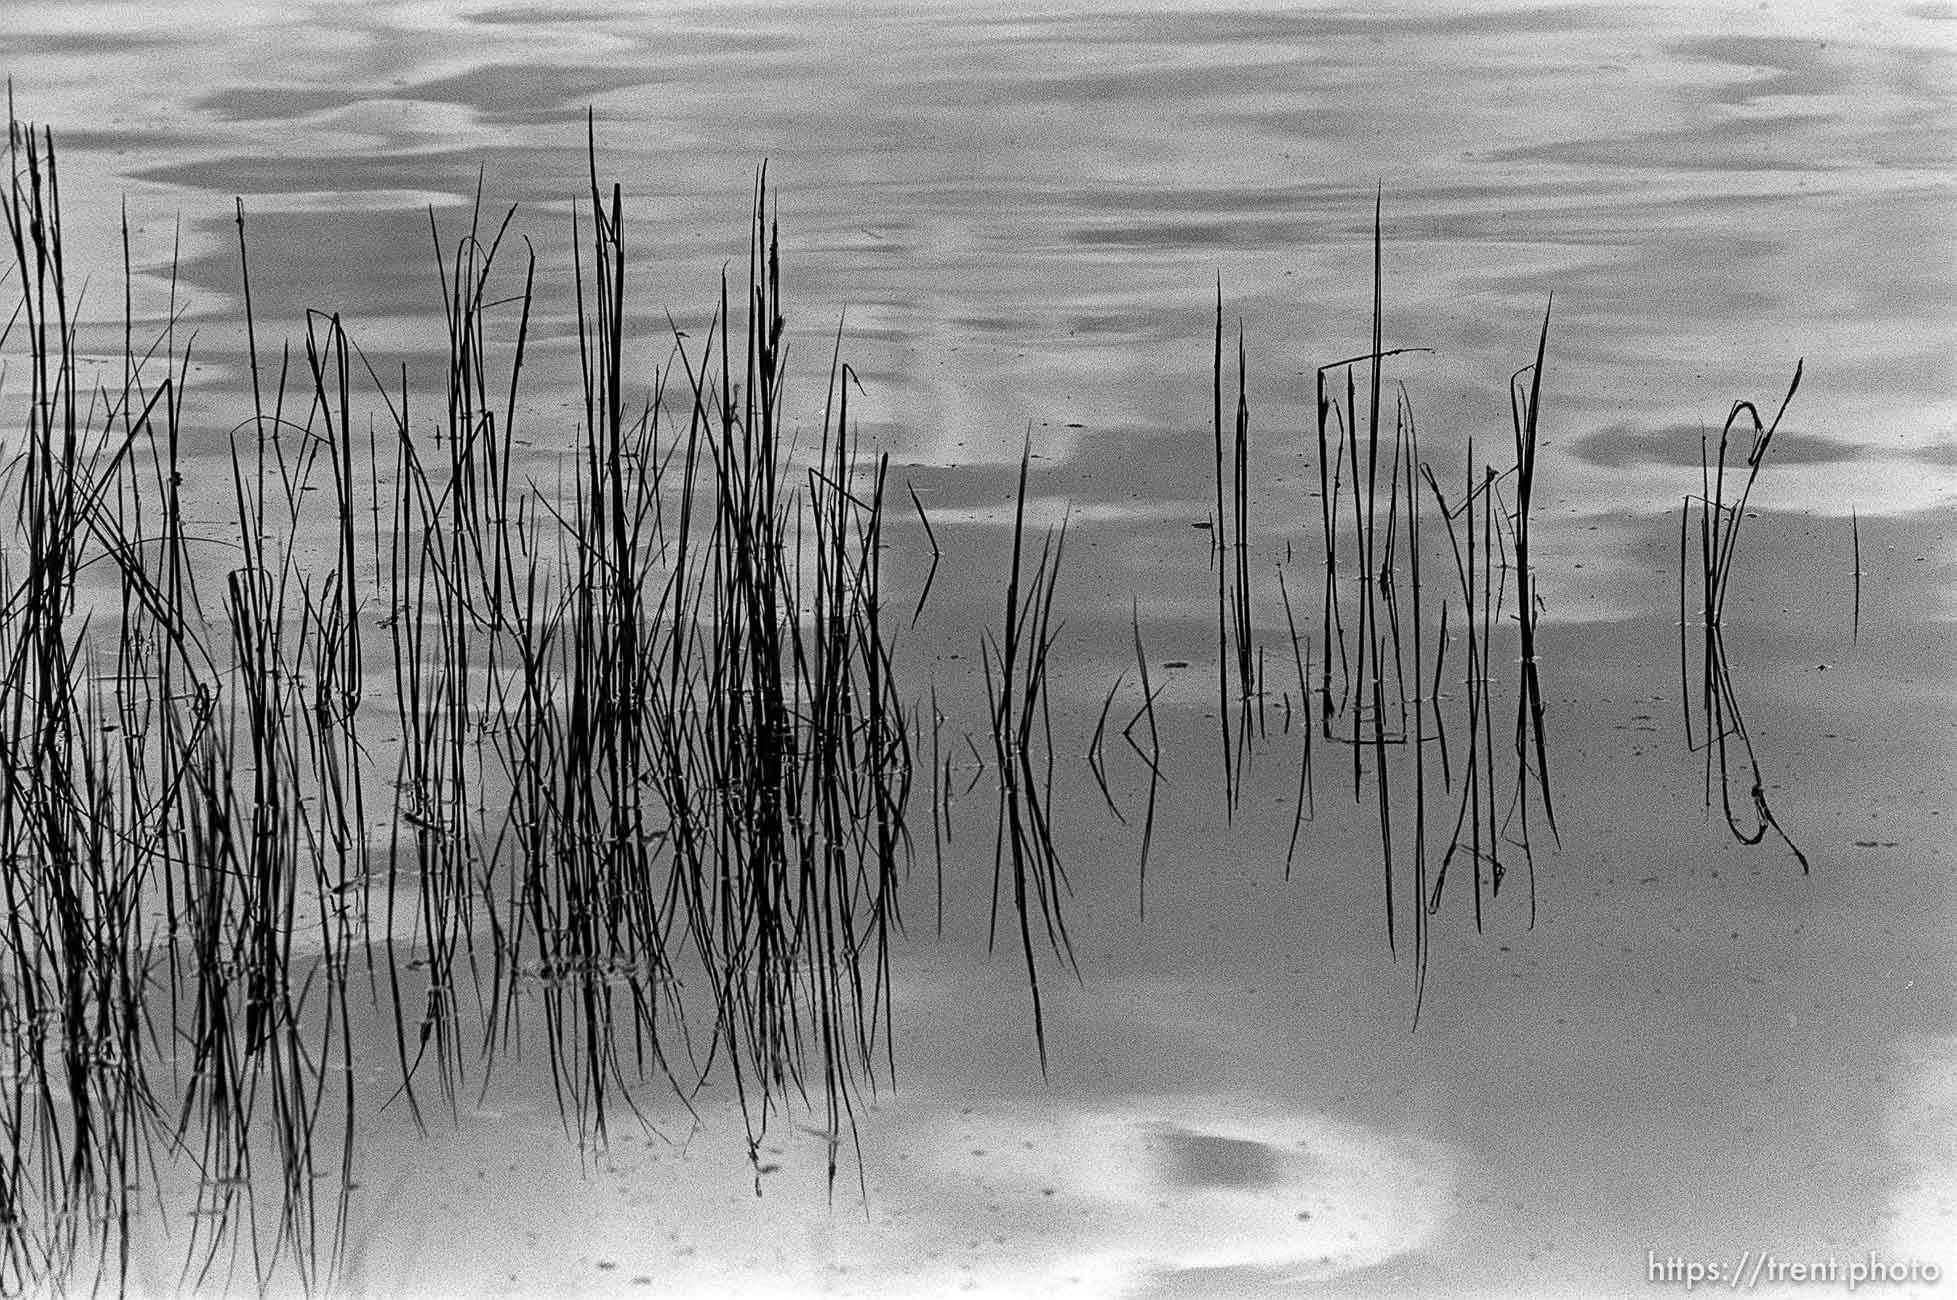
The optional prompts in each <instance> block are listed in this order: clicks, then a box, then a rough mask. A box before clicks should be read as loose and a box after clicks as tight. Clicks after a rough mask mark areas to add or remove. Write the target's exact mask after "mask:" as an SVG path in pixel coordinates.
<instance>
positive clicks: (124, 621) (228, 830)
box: [0, 123, 352, 1289]
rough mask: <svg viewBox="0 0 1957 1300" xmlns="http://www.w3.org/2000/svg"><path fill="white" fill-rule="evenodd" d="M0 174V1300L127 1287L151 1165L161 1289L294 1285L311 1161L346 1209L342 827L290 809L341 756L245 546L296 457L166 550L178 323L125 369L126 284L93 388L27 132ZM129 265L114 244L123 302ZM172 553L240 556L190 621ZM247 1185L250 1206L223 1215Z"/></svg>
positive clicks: (315, 1213)
mask: <svg viewBox="0 0 1957 1300" xmlns="http://www.w3.org/2000/svg"><path fill="white" fill-rule="evenodd" d="M8 162H9V185H8V188H7V192H6V196H5V203H4V208H5V213H6V224H7V231H8V236H9V241H10V246H11V248H10V251H11V253H12V259H11V274H12V276H13V277H17V288H18V290H19V299H18V305H17V308H16V315H15V316H14V322H15V325H16V326H17V327H18V328H20V329H21V331H22V333H23V335H24V345H23V351H24V353H25V358H26V362H27V370H28V374H29V384H28V392H27V393H26V394H25V399H24V403H23V404H22V411H23V415H24V423H23V432H24V441H23V444H22V445H21V447H20V448H19V451H18V453H17V455H16V458H15V459H14V460H13V462H12V464H11V466H10V470H9V480H8V482H7V485H6V486H7V493H8V495H9V497H10V498H11V500H12V503H13V506H14V509H15V511H16V520H17V527H16V535H15V540H14V543H13V544H12V545H9V546H7V547H6V548H5V549H4V551H0V590H4V593H5V595H4V604H0V657H4V664H5V669H4V671H5V681H6V683H7V687H8V692H7V702H6V712H5V719H4V723H0V749H4V761H5V770H6V782H5V785H4V787H0V862H4V864H5V866H4V870H3V871H0V876H4V881H5V886H4V887H5V890H6V896H7V905H8V922H7V928H6V933H5V938H4V959H3V960H4V972H5V973H4V976H0V1026H3V1027H4V1032H5V1038H6V1044H7V1053H8V1057H7V1076H8V1082H9V1087H8V1088H7V1089H6V1090H5V1102H4V1125H5V1141H6V1153H5V1164H4V1169H3V1170H0V1211H4V1222H0V1228H3V1229H4V1231H3V1232H0V1240H3V1241H4V1275H0V1281H4V1283H5V1285H7V1286H9V1287H12V1288H14V1289H24V1288H28V1287H32V1286H35V1285H38V1284H42V1283H44V1282H45V1281H46V1280H48V1279H51V1278H55V1279H58V1278H59V1277H61V1276H63V1275H64V1274H65V1273H66V1272H67V1271H68V1270H69V1269H71V1268H73V1267H76V1266H78V1265H80V1264H81V1263H82V1262H83V1261H85V1260H87V1259H89V1258H93V1259H94V1260H95V1262H96V1266H97V1272H98V1275H108V1276H114V1277H117V1278H118V1279H120V1278H121V1277H123V1276H124V1273H123V1270H125V1269H126V1267H127V1265H128V1262H129V1253H128V1252H129V1249H130V1243H131V1241H132V1237H133V1234H134V1233H135V1232H136V1231H137V1230H138V1225H137V1224H136V1223H135V1220H136V1219H137V1218H138V1217H139V1216H140V1215H141V1214H142V1213H143V1205H144V1198H145V1193H146V1191H147V1190H149V1189H152V1188H154V1187H156V1186H158V1185H159V1180H161V1179H163V1178H165V1177H166V1175H165V1174H163V1173H162V1172H160V1171H159V1164H160V1163H161V1162H163V1161H167V1160H180V1161H181V1162H184V1163H187V1164H188V1165H189V1166H191V1167H192V1168H194V1169H195V1170H196V1177H195V1179H194V1186H195V1189H196V1190H195V1195H194V1204H193V1205H192V1206H191V1207H189V1209H188V1214H187V1217H188V1219H189V1223H190V1230H189V1233H188V1241H189V1247H188V1251H187V1254H186V1277H187V1280H193V1281H194V1280H198V1279H202V1278H203V1277H205V1276H206V1275H207V1274H208V1273H209V1272H210V1270H211V1269H213V1268H214V1267H219V1266H220V1263H222V1268H223V1271H224V1273H225V1275H227V1276H228V1275H229V1274H230V1273H231V1271H232V1270H234V1269H235V1268H237V1267H238V1266H240V1264H241V1263H242V1264H244V1266H246V1267H248V1268H249V1269H250V1270H251V1272H252V1273H253V1274H254V1275H255V1276H257V1277H258V1278H260V1279H261V1280H262V1279H264V1278H265V1277H267V1276H268V1275H269V1274H270V1272H271V1270H273V1269H274V1268H276V1267H280V1266H281V1262H282V1261H284V1262H286V1263H287V1264H289V1266H290V1267H292V1268H294V1269H296V1271H297V1273H298V1275H299V1276H300V1278H301V1279H302V1280H304V1281H306V1282H308V1283H309V1284H310V1283H311V1282H313V1281H316V1280H317V1279H318V1277H319V1276H320V1274H321V1271H322V1270H330V1268H331V1266H332V1261H333V1259H334V1258H335V1257H336V1254H337V1250H338V1248H339V1244H340V1242H339V1238H338V1234H337V1231H336V1230H334V1229H333V1228H331V1227H327V1228H324V1229H323V1228H322V1225H321V1224H320V1222H319V1217H320V1211H321V1209H322V1207H321V1205H320V1203H319V1199H318V1196H319V1193H318V1186H319V1185H320V1184H321V1183H322V1182H328V1181H330V1180H328V1179H324V1178H323V1175H325V1174H326V1172H327V1171H326V1170H325V1169H322V1168H321V1167H320V1164H321V1160H322V1157H321V1156H319V1155H316V1153H317V1152H331V1151H334V1150H335V1149H336V1148H335V1144H334V1143H333V1142H332V1141H331V1140H330V1138H331V1137H332V1136H334V1135H337V1136H339V1137H340V1138H341V1139H342V1141H341V1143H340V1144H339V1146H338V1148H337V1149H338V1150H339V1151H340V1153H341V1154H342V1157H343V1160H342V1163H341V1165H340V1169H341V1172H342V1177H341V1178H340V1180H339V1182H340V1185H341V1186H342V1187H344V1186H345V1178H344V1169H345V1165H344V1157H345V1155H346V1153H347V1152H349V1151H350V1148H349V1147H348V1146H346V1145H345V1143H346V1141H348V1140H350V1135H351V1118H352V1117H351V1110H350V1108H351V1104H352V1101H351V1097H352V1094H351V1091H350V1088H349V1087H348V1083H349V1079H350V1076H349V1074H348V1069H347V1057H346V1043H347V1031H346V1024H347V1016H346V1006H345V1000H344V983H343V981H338V980H334V979H330V978H329V979H328V980H326V981H324V982H323V983H321V984H319V985H315V982H314V979H313V976H314V975H316V974H318V973H319V972H320V971H322V970H331V969H333V968H334V967H336V966H337V965H339V964H341V963H343V962H344V960H345V944H344V940H345V931H344V928H343V927H341V926H340V925H339V924H337V919H338V918H337V916H336V913H335V910H334V908H333V907H332V906H331V905H330V901H329V900H330V897H331V894H330V891H331V890H332V889H333V888H334V887H335V886H336V885H337V884H338V883H339V881H340V879H341V874H340V871H341V867H342V865H343V860H342V859H340V858H339V857H338V856H337V855H336V854H335V853H334V852H333V851H332V850H331V849H330V847H329V846H330V844H331V843H332V842H333V841H334V837H335V834H336V832H344V830H345V822H344V814H345V808H344V805H343V804H340V803H338V802H336V801H335V800H334V799H333V798H332V797H331V796H330V795H326V796H325V797H311V796H310V795H308V794H304V793H302V791H309V792H315V793H317V792H320V791H325V790H326V789H327V788H328V786H329V785H330V782H331V779H332V777H331V774H332V773H333V772H335V771H337V770H339V769H338V765H340V764H342V763H343V762H344V761H345V756H346V754H347V752H348V751H347V745H348V744H349V739H348V736H347V734H346V733H345V732H344V731H343V730H342V729H341V722H342V721H343V719H342V718H341V716H340V715H339V713H338V712H337V710H338V709H339V708H340V707H341V704H342V701H341V699H340V694H341V692H340V685H341V683H342V680H343V679H342V677H341V672H340V667H339V665H340V663H341V660H340V655H341V651H342V648H343V646H344V645H345V643H346V641H345V624H344V623H343V622H342V619H343V615H344V610H345V606H344V605H343V604H341V603H339V602H338V600H337V593H338V592H339V591H340V588H339V587H338V586H336V585H335V584H334V583H333V582H332V581H331V580H329V581H328V582H327V583H326V584H325V585H324V586H322V587H319V588H314V587H312V586H311V585H309V584H308V583H306V582H305V581H303V580H300V579H298V578H296V576H295V569H294V568H293V564H292V558H293V557H292V555H291V553H290V551H289V550H285V551H278V552H276V553H275V551H274V549H273V547H272V545H271V544H270V543H268V541H267V538H268V536H269V534H268V533H267V531H266V525H267V523H268V500H267V496H266V493H265V491H264V486H265V484H266V483H267V482H268V481H270V480H272V479H276V478H279V476H281V475H283V476H285V477H284V480H283V481H284V482H285V483H286V484H287V485H288V487H289V488H290V489H291V492H292V493H293V494H294V495H293V496H290V497H288V498H287V499H288V500H294V499H296V493H297V492H298V491H300V490H302V488H303V487H306V486H310V484H309V482H308V480H309V478H310V476H311V475H312V473H313V468H314V465H315V464H316V463H317V462H316V459H315V457H316V454H317V448H316V447H315V446H311V445H309V446H308V448H307V450H306V451H305V453H304V454H303V456H302V457H301V459H300V460H299V461H298V462H294V461H290V460H278V461H277V462H276V463H275V464H274V463H270V462H268V461H267V460H266V459H264V458H263V455H262V454H261V457H260V459H259V460H258V462H257V464H256V466H255V472H256V475H257V478H256V480H255V482H256V487H255V488H254V487H252V486H248V485H249V484H251V483H253V481H254V480H253V479H252V477H251V471H250V470H248V469H247V468H246V466H247V464H248V462H240V465H239V469H238V475H237V478H236V479H235V484H234V486H235V489H236V497H237V503H238V508H239V514H238V524H239V528H238V532H237V536H236V539H235V540H231V539H227V538H220V537H195V538H193V537H192V536H191V535H190V533H189V531H188V530H187V528H186V525H185V514H184V508H183V492H182V489H183V484H184V466H183V463H182V461H181V459H180V452H181V447H182V438H183V432H184V430H185V427H186V418H185V415H184V406H183V394H184V378H185V375H186V374H187V373H188V369H189V356H190V351H191V340H190V339H189V338H188V337H181V338H180V337H179V335H178V333H177V331H176V328H175V323H174V322H175V303H174V301H173V302H172V303H171V304H170V315H169V321H170V324H168V325H166V327H165V329H164V331H163V332H162V334H161V336H160V337H159V338H157V339H156V340H155V341H154V342H153V343H152V344H151V345H149V346H147V347H144V348H140V349H139V348H138V346H137V345H136V343H135V340H134V319H135V317H134V312H133V304H132V303H131V302H130V300H129V299H130V295H129V293H128V291H125V300H124V320H123V344H124V346H123V366H122V372H121V374H120V376H119V377H116V378H114V379H101V378H97V379H94V380H91V379H89V378H88V377H87V376H86V373H85V371H84V364H85V363H84V354H83V350H82V347H81V344H80V342H79V331H80V329H81V326H80V324H79V320H80V310H79V309H80V305H81V304H80V303H79V301H78V295H77V294H76V293H75V292H74V291H73V290H72V289H71V283H72V281H71V278H70V272H69V270H68V268H67V266H66V262H65V250H64V242H63V237H62V229H61V217H60V183H59V168H58V163H57V159H56V154H55V150H54V144H53V140H52V137H51V136H50V135H48V134H47V133H45V132H42V133H40V134H38V135H37V134H36V133H35V132H34V131H32V130H31V129H29V128H27V127H25V126H22V125H20V124H18V123H13V124H11V125H10V131H9V149H8ZM127 246H128V233H127V227H126V225H125V228H124V249H125V268H124V269H125V284H127V283H128V281H129V279H130V277H129V276H128V274H127V272H128V267H127ZM172 296H173V298H174V290H173V291H172ZM159 371H160V374H159V373H158V372H159ZM315 378H316V379H318V380H320V382H321V383H323V382H324V370H323V369H321V370H318V371H316V372H315ZM323 393H324V389H323V388H315V390H314V397H315V399H319V398H321V397H322V396H323ZM9 396H10V397H11V395H9ZM316 404H317V401H316ZM266 418H267V419H270V420H276V418H277V417H276V416H272V417H266ZM193 541H195V542H199V543H208V544H210V545H211V546H212V547H214V548H217V547H222V548H224V549H226V550H227V551H229V552H231V553H234V554H235V555H237V556H238V557H239V562H238V564H237V565H236V567H234V568H232V569H231V570H230V571H229V572H228V574H227V575H226V583H225V590H224V593H223V596H222V598H221V600H220V601H219V602H218V603H217V606H216V612H214V613H213V614H211V615H210V616H209V617H207V616H206V614H205V612H204V608H203V605H202V602H201V600H200V598H199V597H198V595H197V594H196V591H195V586H194V573H195V571H196V565H195V564H194V563H193V562H192V560H191V558H190V556H189V554H188V552H189V548H190V543H192V542H193ZM295 588H296V589H295ZM281 608H289V609H291V610H294V611H298V617H297V618H296V619H294V618H288V617H284V616H282V615H281V614H280V613H279V612H278V611H279V610H280V609H281ZM308 683H311V684H312V685H313V686H314V687H315V688H316V692H315V694H313V695H312V696H310V697H309V696H308V695H307V693H306V690H305V687H306V685H307V684H308ZM302 914H303V917H304V918H305V919H303V920H302V919H301V918H302ZM302 930H304V931H307V932H308V934H309V938H310V939H311V940H312V942H311V943H309V944H308V949H309V951H308V953H307V954H306V955H304V956H301V955H300V954H298V953H296V952H295V949H294V942H295V937H296V936H297V935H298V934H299V933H300V932H301V931H302ZM315 948H316V951H312V950H313V949H315ZM254 1176H256V1177H257V1180H258V1181H260V1182H265V1183H270V1184H271V1185H272V1186H273V1187H274V1188H276V1192H275V1194H273V1195H271V1196H270V1197H269V1198H268V1199H265V1200H260V1199H256V1198H253V1197H251V1196H250V1195H249V1194H248V1193H246V1192H245V1191H244V1190H243V1189H244V1188H245V1187H247V1186H248V1185H249V1184H250V1183H251V1182H253V1180H254ZM332 1205H333V1202H332V1201H330V1200H329V1202H328V1205H327V1206H326V1207H324V1208H326V1210H327V1213H328V1215H329V1217H331V1218H332V1219H333V1222H334V1223H337V1222H338V1215H337V1214H334V1213H333V1211H332ZM340 1207H341V1208H342V1209H343V1208H344V1207H343V1202H341V1203H340ZM322 1231H324V1232H325V1233H326V1238H325V1241H324V1243H322V1238H321V1233H322Z"/></svg>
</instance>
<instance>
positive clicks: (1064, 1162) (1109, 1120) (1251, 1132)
mask: <svg viewBox="0 0 1957 1300" xmlns="http://www.w3.org/2000/svg"><path fill="white" fill-rule="evenodd" d="M932 1136H933V1137H934V1138H935V1145H934V1146H933V1147H931V1148H930V1149H929V1150H927V1151H923V1152H920V1155H921V1156H922V1157H923V1159H924V1161H925V1162H926V1168H927V1169H928V1170H929V1174H928V1176H929V1177H930V1178H932V1179H933V1180H939V1181H941V1182H942V1184H943V1188H944V1190H945V1191H946V1192H947V1193H950V1194H953V1195H960V1194H969V1190H968V1189H970V1188H971V1187H973V1186H974V1185H976V1186H977V1187H980V1188H983V1189H984V1191H985V1192H986V1193H987V1194H988V1195H989V1196H991V1197H1003V1198H1012V1199H1023V1203H1024V1204H1025V1205H1026V1206H1027V1207H1028V1217H1027V1220H1026V1221H1025V1222H1024V1223H1023V1224H1021V1225H1019V1232H1018V1233H1016V1234H1015V1237H1014V1239H1013V1240H1012V1243H1011V1244H1012V1248H1011V1251H1010V1254H1012V1255H1013V1256H1015V1257H1017V1258H1018V1259H1019V1260H1020V1261H1021V1262H1022V1263H1023V1264H1030V1263H1031V1261H1033V1260H1037V1259H1042V1257H1043V1260H1044V1262H1043V1263H1042V1264H1040V1265H1039V1266H1038V1267H1036V1268H1033V1269H1031V1270H1030V1271H1032V1272H1035V1273H1037V1274H1038V1275H1039V1277H1038V1279H1037V1280H1038V1281H1039V1282H1040V1283H1041V1284H1042V1285H1043V1286H1051V1287H1062V1286H1066V1285H1067V1284H1069V1283H1072V1284H1074V1285H1076V1286H1084V1287H1086V1288H1087V1293H1089V1294H1119V1293H1122V1292H1125V1291H1127V1290H1129V1289H1131V1288H1133V1287H1136V1286H1139V1285H1141V1284H1144V1283H1147V1282H1151V1281H1161V1280H1164V1279H1166V1278H1169V1277H1173V1276H1174V1275H1176V1274H1180V1273H1186V1272H1205V1273H1208V1272H1214V1271H1218V1270H1242V1271H1246V1272H1247V1273H1254V1274H1255V1275H1256V1276H1257V1277H1258V1279H1259V1280H1260V1281H1264V1282H1268V1283H1280V1282H1303V1281H1319V1280H1324V1279H1327V1278H1333V1277H1337V1276H1340V1275H1342V1274H1345V1273H1349V1272H1353V1271H1356V1270H1359V1269H1364V1268H1370V1267H1373V1266H1375V1265H1377V1264H1379V1263H1381V1262H1383V1261H1385V1260H1388V1259H1391V1258H1393V1257H1394V1256H1396V1255H1400V1254H1403V1253H1405V1252H1407V1251H1411V1250H1415V1249H1418V1248H1419V1247H1420V1246H1421V1245H1422V1244H1423V1243H1425V1242H1426V1241H1428V1240H1429V1239H1430V1238H1431V1237H1432V1236H1433V1235H1434V1233H1435V1232H1436V1231H1437V1230H1438V1229H1439V1227H1440V1226H1441V1225H1442V1224H1443V1222H1444V1221H1445V1219H1446V1217H1447V1207H1448V1205H1449V1203H1450V1201H1451V1198H1452V1191H1453V1186H1454V1162H1453V1158H1452V1156H1451V1155H1450V1154H1449V1153H1448V1152H1447V1151H1446V1150H1444V1149H1443V1148H1441V1147H1439V1146H1437V1145H1434V1144H1431V1143H1426V1142H1418V1141H1413V1140H1409V1139H1406V1138H1401V1137H1395V1136H1390V1135H1387V1134H1385V1133H1381V1132H1378V1131H1375V1130H1372V1129H1368V1128H1365V1127H1363V1126H1361V1125H1356V1124H1350V1123H1346V1122H1343V1121H1339V1120H1335V1119H1332V1118H1330V1117H1328V1116H1325V1115H1321V1114H1316V1113H1313V1112H1309V1111H1299V1110H1290V1109H1286V1108H1284V1107H1282V1106H1280V1105H1275V1104H1273V1103H1272V1102H1270V1101H1269V1100H1265V1099H1260V1098H1255V1097H1233V1096H1229V1095H1227V1094H1202V1095H1195V1096H1137V1097H1131V1098H1124V1099H1121V1100H1118V1101H1115V1102H1110V1103H1106V1104H1101V1105H1096V1106H1092V1107H1087V1108H1078V1109H1077V1108H1069V1107H1064V1106H1055V1107H1032V1106H1019V1107H1010V1108H1000V1109H989V1110H986V1111H984V1112H975V1113H972V1114H968V1115H964V1116H961V1117H960V1118H959V1120H958V1121H957V1122H956V1123H953V1124H951V1125H949V1126H947V1127H945V1128H942V1129H940V1130H939V1131H937V1132H936V1133H935V1134H933V1135H932ZM1011 1271H1013V1272H1017V1271H1018V1270H1016V1269H1014V1270H1011ZM1001 1280H1002V1282H1003V1281H1005V1279H1001ZM1029 1280H1033V1279H1028V1278H1023V1277H1016V1278H1013V1279H1011V1281H1012V1284H1013V1285H1014V1286H1016V1285H1017V1284H1018V1283H1019V1282H1021V1281H1029ZM1101 1287H1106V1288H1108V1290H1106V1291H1103V1290H1101V1289H1100V1288H1101ZM1002 1293H1003V1292H1002Z"/></svg>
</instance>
